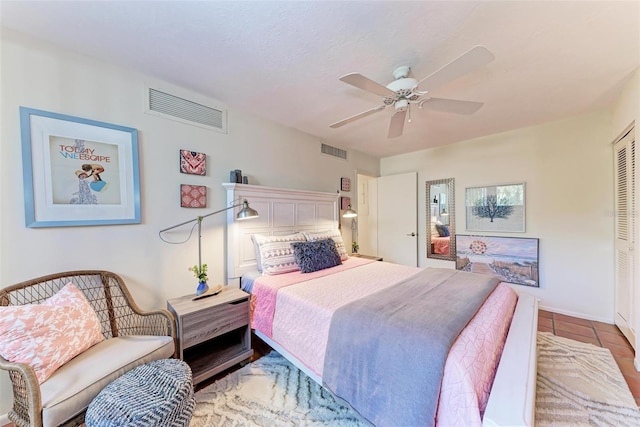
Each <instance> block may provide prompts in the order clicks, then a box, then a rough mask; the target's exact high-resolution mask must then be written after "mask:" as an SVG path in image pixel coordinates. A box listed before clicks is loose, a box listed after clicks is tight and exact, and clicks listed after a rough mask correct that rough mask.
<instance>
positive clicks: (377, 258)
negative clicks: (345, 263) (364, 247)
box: [349, 254, 382, 261]
mask: <svg viewBox="0 0 640 427" xmlns="http://www.w3.org/2000/svg"><path fill="white" fill-rule="evenodd" d="M349 256H354V257H358V258H365V259H375V260H376V261H382V257H381V256H376V255H363V254H351V255H349Z"/></svg>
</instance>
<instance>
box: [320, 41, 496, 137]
mask: <svg viewBox="0 0 640 427" xmlns="http://www.w3.org/2000/svg"><path fill="white" fill-rule="evenodd" d="M494 59H495V57H494V56H493V54H492V53H491V52H490V51H489V50H488V49H487V48H485V47H484V46H476V47H474V48H472V49H471V50H469V51H468V52H466V53H464V54H462V55H461V56H459V57H458V58H456V59H454V60H453V61H451V62H450V63H448V64H447V65H445V66H444V67H442V68H440V69H439V70H437V71H435V72H433V73H432V74H430V75H428V76H427V77H425V78H424V79H422V80H420V81H418V80H416V79H414V78H413V77H409V75H410V72H411V68H410V67H408V66H401V67H398V68H396V69H395V71H394V72H393V77H394V78H395V80H394V81H392V82H391V83H389V84H388V85H387V86H382V85H381V84H380V83H377V82H374V81H373V80H371V79H369V78H367V77H365V76H363V75H362V74H359V73H350V74H346V75H344V76H342V77H340V80H342V81H343V82H345V83H347V84H350V85H352V86H355V87H357V88H358V89H362V90H364V91H367V92H369V93H373V94H375V95H379V96H381V97H382V102H383V104H382V105H379V106H377V107H374V108H371V109H369V110H366V111H363V112H361V113H358V114H356V115H354V116H351V117H347V118H346V119H344V120H340V121H338V122H335V123H333V124H331V125H329V127H332V128H339V127H340V126H344V125H346V124H348V123H351V122H353V121H356V120H358V119H361V118H363V117H367V116H369V115H371V114H374V113H377V112H378V111H382V110H384V109H385V108H387V107H390V106H393V107H394V108H395V113H394V114H393V116H392V117H391V123H390V124H389V134H388V138H395V137H397V136H400V135H402V131H403V129H404V122H405V118H406V116H407V114H408V115H409V122H410V121H411V111H410V108H411V104H415V105H417V106H418V108H419V109H423V108H429V109H432V110H438V111H443V112H447V113H456V114H473V113H475V112H476V111H478V109H479V108H480V107H482V105H483V104H484V103H482V102H474V101H461V100H456V99H444V98H432V97H430V96H429V95H428V94H429V92H430V91H432V90H434V89H436V88H438V87H440V86H442V85H444V84H446V83H449V82H450V81H452V80H455V79H457V78H458V77H461V76H463V75H465V74H467V73H470V72H471V71H473V70H475V69H476V68H479V67H481V66H483V65H485V64H488V63H489V62H491V61H493V60H494ZM419 88H420V89H422V90H418V89H419Z"/></svg>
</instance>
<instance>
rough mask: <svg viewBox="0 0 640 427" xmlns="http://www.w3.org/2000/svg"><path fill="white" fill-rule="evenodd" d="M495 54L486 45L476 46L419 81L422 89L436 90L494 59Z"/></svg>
mask: <svg viewBox="0 0 640 427" xmlns="http://www.w3.org/2000/svg"><path fill="white" fill-rule="evenodd" d="M494 59H495V56H493V53H491V52H490V51H489V50H488V49H487V48H486V47H484V46H476V47H474V48H472V49H471V50H469V51H468V52H466V53H464V54H462V55H461V56H459V57H458V58H456V59H454V60H453V61H451V62H450V63H448V64H447V65H445V66H444V67H442V68H440V69H439V70H437V71H435V72H433V73H431V74H430V75H428V76H427V77H425V78H424V79H422V80H420V81H419V82H418V87H420V88H421V90H429V91H431V90H434V89H436V88H438V87H440V86H443V85H444V84H446V83H449V82H450V81H452V80H455V79H457V78H458V77H461V76H463V75H465V74H467V73H470V72H471V71H473V70H475V69H476V68H480V67H482V66H483V65H486V64H488V63H489V62H491V61H493V60H494Z"/></svg>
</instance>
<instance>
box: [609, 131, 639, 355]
mask: <svg viewBox="0 0 640 427" xmlns="http://www.w3.org/2000/svg"><path fill="white" fill-rule="evenodd" d="M614 162H615V215H614V216H615V237H616V241H615V292H616V296H615V310H616V318H615V322H616V325H618V327H619V328H620V330H621V331H622V332H623V333H624V334H625V335H626V336H627V338H628V339H629V342H630V343H631V345H633V346H634V348H635V335H636V325H637V304H636V298H637V289H636V286H635V284H634V279H635V274H636V268H635V262H636V261H635V245H636V216H635V212H636V201H635V198H636V197H635V194H636V180H635V176H636V165H635V140H634V138H633V129H632V130H631V131H630V132H629V133H627V134H626V135H625V136H624V137H623V138H622V139H620V141H618V142H617V143H616V144H615V145H614Z"/></svg>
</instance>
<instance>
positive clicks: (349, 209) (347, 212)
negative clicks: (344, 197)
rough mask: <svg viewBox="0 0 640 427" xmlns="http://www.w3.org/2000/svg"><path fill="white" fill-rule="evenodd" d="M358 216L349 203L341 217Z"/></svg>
mask: <svg viewBox="0 0 640 427" xmlns="http://www.w3.org/2000/svg"><path fill="white" fill-rule="evenodd" d="M357 216H358V212H356V211H354V210H353V209H351V205H349V206H348V207H347V210H346V211H344V213H343V214H342V217H343V218H355V217H357Z"/></svg>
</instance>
